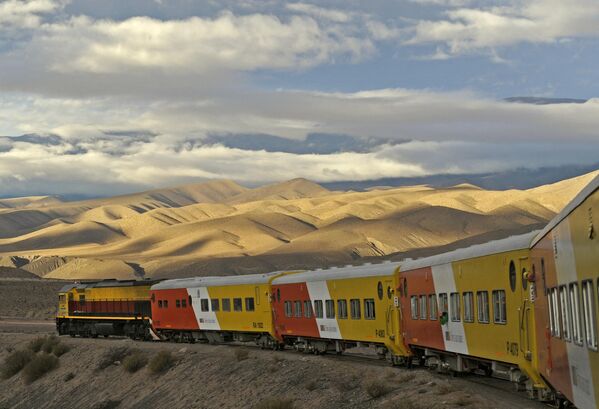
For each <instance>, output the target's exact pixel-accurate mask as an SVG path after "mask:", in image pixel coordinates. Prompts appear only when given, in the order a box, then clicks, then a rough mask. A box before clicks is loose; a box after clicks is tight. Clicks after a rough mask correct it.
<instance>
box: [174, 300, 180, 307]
mask: <svg viewBox="0 0 599 409" xmlns="http://www.w3.org/2000/svg"><path fill="white" fill-rule="evenodd" d="M175 307H177V308H181V300H175Z"/></svg>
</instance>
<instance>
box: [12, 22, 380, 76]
mask: <svg viewBox="0 0 599 409" xmlns="http://www.w3.org/2000/svg"><path fill="white" fill-rule="evenodd" d="M343 30H344V29H343V27H342V26H334V27H327V26H326V25H321V24H319V23H318V22H317V21H316V20H315V19H313V18H312V17H309V16H297V15H296V16H291V17H289V18H288V19H286V20H281V19H279V18H278V17H276V16H273V15H265V14H250V15H243V16H236V15H234V14H232V13H230V12H225V13H223V14H221V15H220V16H218V17H216V18H201V17H191V18H188V19H185V20H168V21H162V20H157V19H153V18H149V17H133V18H129V19H127V20H123V21H112V20H93V19H91V18H89V17H85V16H80V17H73V18H71V19H70V20H68V21H66V22H61V23H52V24H46V25H44V26H43V28H42V31H41V32H39V33H38V34H37V35H36V37H35V38H34V39H33V41H32V42H31V43H30V44H28V45H27V46H26V47H25V48H24V51H23V54H26V55H30V54H32V53H35V54H36V59H37V60H40V61H41V60H44V61H47V63H48V64H49V65H50V66H51V67H52V69H53V70H56V71H60V72H73V71H80V72H91V73H115V72H121V73H125V72H127V71H128V70H131V69H144V68H149V69H160V70H162V71H166V72H175V73H176V72H193V73H207V72H212V71H219V70H230V71H252V70H257V69H264V68H269V69H302V68H307V67H311V66H314V65H318V64H323V63H328V62H331V61H333V60H334V59H336V58H340V57H347V58H349V59H361V58H364V57H365V56H367V55H368V54H369V53H371V52H372V51H373V49H374V46H373V44H372V42H371V41H370V40H369V39H367V38H359V37H356V36H352V35H351V33H348V32H344V31H343ZM21 57H23V58H26V57H25V56H24V55H21Z"/></svg>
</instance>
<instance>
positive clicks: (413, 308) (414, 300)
mask: <svg viewBox="0 0 599 409" xmlns="http://www.w3.org/2000/svg"><path fill="white" fill-rule="evenodd" d="M410 312H411V313H412V319H413V320H417V319H418V296H416V295H413V296H411V297H410Z"/></svg>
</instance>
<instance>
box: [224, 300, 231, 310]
mask: <svg viewBox="0 0 599 409" xmlns="http://www.w3.org/2000/svg"><path fill="white" fill-rule="evenodd" d="M223 311H226V312H230V311H231V299H230V298H223Z"/></svg>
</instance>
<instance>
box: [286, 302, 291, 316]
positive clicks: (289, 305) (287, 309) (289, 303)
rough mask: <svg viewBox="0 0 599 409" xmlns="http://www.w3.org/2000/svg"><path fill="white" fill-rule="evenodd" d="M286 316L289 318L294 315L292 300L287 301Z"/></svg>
mask: <svg viewBox="0 0 599 409" xmlns="http://www.w3.org/2000/svg"><path fill="white" fill-rule="evenodd" d="M285 316H286V317H287V318H291V317H293V307H292V306H291V301H285Z"/></svg>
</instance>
